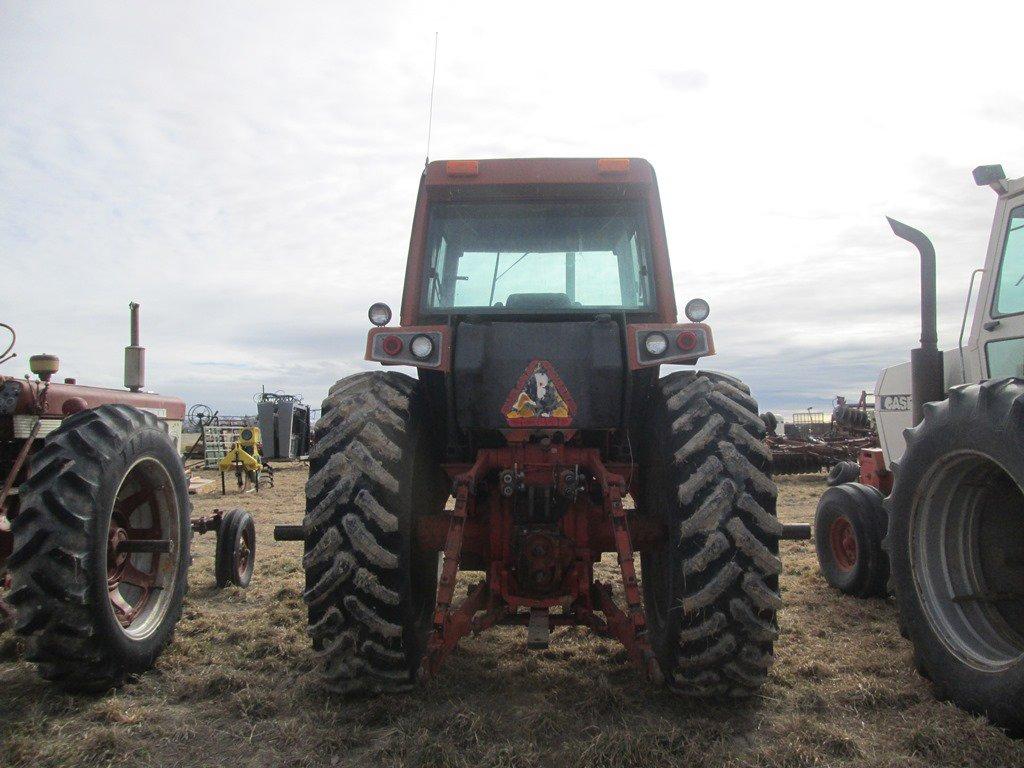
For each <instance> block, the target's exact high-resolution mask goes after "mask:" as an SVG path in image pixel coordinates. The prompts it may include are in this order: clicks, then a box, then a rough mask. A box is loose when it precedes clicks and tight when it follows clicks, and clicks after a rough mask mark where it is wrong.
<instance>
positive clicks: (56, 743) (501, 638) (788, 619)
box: [0, 465, 1024, 768]
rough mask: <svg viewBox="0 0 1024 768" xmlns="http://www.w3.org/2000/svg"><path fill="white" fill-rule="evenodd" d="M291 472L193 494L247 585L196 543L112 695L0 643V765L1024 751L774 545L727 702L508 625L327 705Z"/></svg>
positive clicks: (601, 760)
mask: <svg viewBox="0 0 1024 768" xmlns="http://www.w3.org/2000/svg"><path fill="white" fill-rule="evenodd" d="M305 471H306V469H305V466H304V465H289V466H282V468H281V469H280V471H279V472H278V474H277V479H278V482H277V486H276V487H275V488H273V489H265V490H264V491H262V492H261V493H260V494H259V496H258V497H257V496H255V495H252V494H250V495H248V496H246V497H244V498H239V497H238V496H229V497H228V498H222V497H221V496H220V495H219V493H209V494H204V495H201V496H198V497H195V506H196V511H197V512H199V513H209V512H210V511H212V510H213V509H214V508H215V507H221V508H230V507H231V506H236V505H237V506H244V507H246V508H247V509H249V510H250V511H251V512H252V513H253V514H254V515H255V516H256V519H257V525H258V526H259V544H258V557H257V569H256V575H255V576H254V578H253V582H252V585H251V587H250V588H249V590H247V591H241V590H238V589H235V588H229V589H226V590H223V591H218V590H216V589H214V587H213V557H212V552H213V539H212V537H211V536H206V537H200V538H197V539H196V543H195V545H194V551H195V555H196V558H195V565H194V566H193V569H192V571H191V577H190V580H191V591H190V593H189V595H188V601H187V604H186V607H185V614H184V617H183V619H182V621H181V623H180V624H179V625H178V631H177V634H176V637H175V641H174V643H173V645H172V646H171V647H170V648H169V649H168V651H167V652H166V653H164V655H163V656H162V657H161V659H160V661H159V663H158V664H157V667H156V669H155V670H153V671H152V672H150V673H148V674H145V675H143V676H141V677H140V678H138V679H136V680H133V681H131V682H129V683H128V684H127V685H125V686H124V687H123V688H122V689H120V690H118V691H116V692H113V693H109V694H107V695H103V696H99V697H90V696H71V695H67V694H64V693H61V692H60V691H58V690H57V689H55V688H54V687H52V686H50V685H48V684H46V683H44V682H42V681H41V680H40V679H39V678H38V677H37V676H36V675H35V673H34V671H33V668H32V666H31V665H30V664H28V663H27V662H24V661H22V660H20V658H19V650H20V649H19V647H18V644H17V643H16V642H15V640H14V639H13V637H12V636H11V635H10V634H5V635H0V766H12V767H13V766H30V765H31V766H34V767H36V768H42V766H73V765H89V766H101V765H128V764H130V765H132V766H136V767H139V768H141V766H210V765H233V766H345V765H365V766H398V765H410V766H453V767H454V766H478V765H479V766H493V767H494V768H515V767H517V766H534V765H545V766H550V765H556V766H559V768H575V767H576V766H588V767H595V766H614V767H619V766H622V767H623V768H625V767H626V766H661V765H672V766H704V765H706V766H722V765H728V766H766V767H767V766H778V767H780V768H781V767H783V766H809V765H825V766H833V765H835V766H967V765H971V766H973V765H978V766H1024V741H1014V740H1011V739H1009V738H1007V737H1006V736H1004V735H1003V734H1002V732H1000V731H999V730H997V729H995V728H993V727H991V726H989V725H988V724H986V723H985V722H984V720H982V719H979V718H973V717H970V716H968V715H966V714H964V713H963V712H961V711H959V710H957V709H956V708H954V707H953V706H952V705H950V704H948V703H942V702H939V701H936V700H935V699H934V698H933V696H932V692H931V690H930V689H929V685H928V683H927V682H926V681H924V680H923V679H921V678H920V677H919V676H918V675H917V674H916V673H915V672H914V671H913V668H912V665H911V659H910V653H909V646H908V644H907V643H906V642H905V641H903V640H902V639H901V638H900V636H899V634H898V632H897V629H896V621H895V615H894V608H893V606H892V604H891V603H889V602H885V601H881V600H873V601H861V600H856V599H852V598H845V597H841V596H840V595H838V594H837V593H835V592H834V591H832V590H831V589H829V588H828V587H827V586H826V585H825V583H824V582H823V581H822V579H821V577H820V576H819V575H818V572H817V566H816V561H815V558H814V550H813V546H812V544H811V543H810V542H784V543H783V559H784V562H785V574H784V576H783V579H782V590H783V597H784V598H785V600H786V607H785V608H784V610H783V611H782V612H781V614H780V624H781V629H782V636H781V638H780V640H779V642H778V644H777V645H776V663H775V666H774V667H773V670H772V673H771V676H770V680H769V684H768V685H767V687H766V688H765V689H764V692H763V696H761V697H760V698H759V699H756V700H754V701H752V702H750V703H749V704H748V705H745V706H742V707H730V708H728V709H725V708H715V707H711V706H695V705H689V704H686V703H684V702H682V701H680V700H678V699H676V698H675V697H673V696H672V695H670V694H669V693H667V692H665V691H663V690H654V689H651V688H650V687H648V686H646V685H645V684H644V683H643V682H642V680H641V678H640V677H639V675H638V674H637V673H636V672H635V671H634V669H633V668H632V667H631V666H630V665H629V664H628V662H627V660H626V658H625V653H624V652H623V651H621V650H620V649H619V647H617V646H616V644H615V643H613V642H611V641H609V640H603V639H599V638H593V637H590V636H588V635H587V634H586V633H585V632H584V631H583V630H579V631H575V630H560V631H558V632H556V633H555V636H554V638H553V640H552V644H551V647H550V648H549V649H548V650H546V651H541V652H527V651H526V649H525V631H524V630H522V629H519V630H513V629H498V630H493V631H491V632H490V633H488V634H484V635H482V636H480V637H477V638H470V639H468V640H467V641H464V643H463V644H462V646H461V647H460V649H459V651H458V652H456V654H455V655H454V656H453V657H452V658H451V659H450V660H449V662H448V664H447V666H446V668H445V669H444V670H443V672H442V674H441V676H440V677H439V678H438V679H436V680H435V681H434V682H432V683H431V684H429V685H428V686H427V687H425V688H421V689H417V690H416V691H415V692H414V693H411V694H407V695H403V696H398V697H393V698H387V699H384V698H369V699H365V698H364V699H355V700H345V699H339V698H332V697H330V696H328V695H326V694H325V693H324V692H323V691H321V690H320V689H319V688H318V686H317V682H316V678H315V676H314V675H313V674H312V670H313V665H314V658H313V654H312V652H311V650H310V647H309V642H308V641H307V638H306V634H305V628H304V622H305V616H304V610H303V606H302V601H301V597H300V593H301V589H302V573H301V565H300V553H299V548H298V545H296V544H291V543H280V544H278V543H275V542H274V541H273V540H272V538H271V531H272V527H273V525H274V524H276V523H297V522H300V520H301V517H302V505H303V492H302V486H303V482H304V479H305ZM823 487H824V483H823V480H822V478H821V477H818V476H802V477H796V478H782V479H781V482H780V490H781V497H780V505H779V509H780V516H781V517H782V518H783V519H784V521H785V522H809V521H810V520H811V518H812V517H813V514H814V505H815V503H816V501H817V498H818V496H819V495H820V493H821V491H822V489H823ZM612 567H613V561H612V560H611V558H608V559H607V560H606V563H605V564H603V568H604V569H606V570H610V569H612ZM607 575H608V574H607V573H606V574H605V577H606V578H607Z"/></svg>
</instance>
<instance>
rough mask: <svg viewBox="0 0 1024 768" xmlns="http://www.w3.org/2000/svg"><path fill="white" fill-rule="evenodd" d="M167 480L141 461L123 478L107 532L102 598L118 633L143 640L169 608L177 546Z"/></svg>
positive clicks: (157, 467) (155, 464)
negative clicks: (105, 596) (106, 600)
mask: <svg viewBox="0 0 1024 768" xmlns="http://www.w3.org/2000/svg"><path fill="white" fill-rule="evenodd" d="M177 523H178V520H177V510H176V505H175V500H174V494H173V489H172V483H171V479H170V477H169V476H168V472H167V469H166V468H164V466H163V465H162V464H161V463H160V462H159V461H157V460H155V459H152V458H143V459H140V460H139V461H137V462H136V463H135V464H134V465H133V466H132V467H131V468H130V469H129V470H128V473H127V474H126V475H125V478H124V480H123V481H122V483H121V487H120V488H119V489H118V492H117V497H116V499H115V501H114V505H113V507H112V509H111V513H110V521H109V526H108V529H107V594H108V597H109V599H110V607H111V610H113V612H114V616H115V617H116V618H117V621H118V623H119V624H120V625H121V628H122V629H123V630H124V633H125V634H126V635H128V636H129V637H131V638H134V639H139V638H142V637H146V636H147V635H148V634H149V633H150V632H152V631H153V629H154V628H155V627H158V626H160V624H161V623H162V622H163V620H164V617H165V616H166V614H167V611H168V609H169V608H170V605H171V600H172V599H173V593H174V589H173V587H174V580H175V578H176V577H177V572H176V569H175V568H174V567H173V565H172V566H171V567H162V566H166V564H167V560H168V558H170V559H173V557H174V554H175V553H176V551H177V550H179V549H180V548H181V526H180V525H178V524H177Z"/></svg>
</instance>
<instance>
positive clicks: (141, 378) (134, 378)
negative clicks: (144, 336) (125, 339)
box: [124, 301, 146, 392]
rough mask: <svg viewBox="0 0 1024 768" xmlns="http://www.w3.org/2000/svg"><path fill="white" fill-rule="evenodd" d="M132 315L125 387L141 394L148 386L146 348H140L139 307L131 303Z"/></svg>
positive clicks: (126, 351) (125, 367)
mask: <svg viewBox="0 0 1024 768" xmlns="http://www.w3.org/2000/svg"><path fill="white" fill-rule="evenodd" d="M128 308H129V309H130V310H131V313H132V330H131V334H132V335H131V345H130V346H127V347H125V348H124V385H125V387H127V388H128V389H130V390H131V391H132V392H139V391H141V390H142V388H143V387H144V386H145V385H146V348H145V347H140V346H139V305H138V303H136V302H134V301H133V302H131V303H130V304H129V305H128Z"/></svg>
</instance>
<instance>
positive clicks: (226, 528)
mask: <svg viewBox="0 0 1024 768" xmlns="http://www.w3.org/2000/svg"><path fill="white" fill-rule="evenodd" d="M255 564H256V523H254V522H253V519H252V515H250V514H249V513H248V512H246V511H245V510H244V509H232V510H231V511H230V512H228V513H227V514H226V515H224V517H223V518H222V519H221V521H220V528H219V529H218V530H217V552H216V556H215V566H214V571H215V575H216V577H217V586H218V587H226V586H227V585H228V584H229V583H230V584H234V585H235V586H236V587H241V588H242V589H245V588H246V587H248V586H249V582H250V581H252V572H253V568H254V567H255Z"/></svg>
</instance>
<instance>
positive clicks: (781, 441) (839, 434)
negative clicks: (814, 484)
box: [761, 392, 878, 485]
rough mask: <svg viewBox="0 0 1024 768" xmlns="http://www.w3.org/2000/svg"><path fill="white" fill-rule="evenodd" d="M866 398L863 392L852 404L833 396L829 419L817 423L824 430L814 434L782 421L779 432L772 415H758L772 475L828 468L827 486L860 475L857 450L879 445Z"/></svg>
mask: <svg viewBox="0 0 1024 768" xmlns="http://www.w3.org/2000/svg"><path fill="white" fill-rule="evenodd" d="M867 400H868V395H867V393H866V392H862V393H861V397H860V400H859V401H858V402H857V403H854V404H850V403H847V402H846V399H845V398H843V397H841V396H838V397H836V406H835V408H834V409H833V410H832V418H831V420H830V421H828V422H826V421H825V420H824V418H823V419H822V420H821V423H820V424H819V425H816V426H820V427H824V428H825V430H824V431H822V430H819V431H818V433H817V434H814V433H812V432H810V431H809V430H803V429H800V427H801V425H799V424H785V425H784V427H785V431H784V433H783V434H782V435H779V434H777V432H776V428H777V426H778V419H777V417H776V416H775V414H773V413H770V412H769V413H763V414H761V418H762V419H764V421H765V425H766V426H767V427H768V434H767V436H766V437H765V442H766V443H767V444H768V450H769V451H770V452H771V455H772V474H773V475H775V476H779V475H802V474H808V473H814V472H820V471H821V470H823V469H827V470H828V479H827V482H828V484H829V485H837V484H838V483H841V482H846V481H848V480H853V479H856V478H857V477H858V476H859V475H860V469H859V466H858V464H857V458H858V455H859V453H860V451H861V450H862V449H864V448H875V447H877V446H878V433H877V431H876V430H875V427H874V423H873V421H872V419H871V418H870V416H869V415H868V410H867V409H868V406H867ZM821 415H822V416H823V414H821ZM795 416H796V414H794V417H795Z"/></svg>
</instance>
